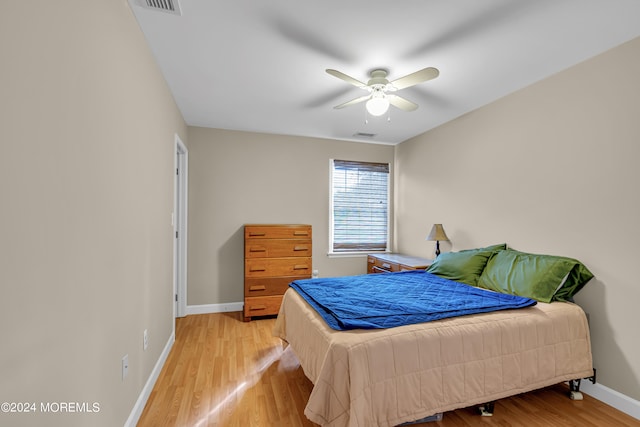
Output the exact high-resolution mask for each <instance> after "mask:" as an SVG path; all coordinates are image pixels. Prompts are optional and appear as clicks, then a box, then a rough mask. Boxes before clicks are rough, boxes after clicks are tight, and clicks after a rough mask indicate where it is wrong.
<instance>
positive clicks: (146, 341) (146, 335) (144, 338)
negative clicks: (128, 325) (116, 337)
mask: <svg viewBox="0 0 640 427" xmlns="http://www.w3.org/2000/svg"><path fill="white" fill-rule="evenodd" d="M142 348H143V349H144V350H146V349H147V348H149V333H148V332H147V330H146V329H145V330H144V332H143V333H142Z"/></svg>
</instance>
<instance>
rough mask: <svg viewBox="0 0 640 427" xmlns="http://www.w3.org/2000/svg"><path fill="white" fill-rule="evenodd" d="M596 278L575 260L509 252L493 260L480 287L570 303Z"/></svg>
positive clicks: (500, 253)
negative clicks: (574, 296)
mask: <svg viewBox="0 0 640 427" xmlns="http://www.w3.org/2000/svg"><path fill="white" fill-rule="evenodd" d="M592 277H593V274H591V272H590V271H589V270H588V269H587V268H586V267H585V266H584V265H582V263H580V261H577V260H575V259H572V258H566V257H559V256H553V255H538V254H530V253H526V252H519V251H515V250H512V249H508V250H504V251H500V252H498V253H497V254H495V255H494V256H493V257H491V259H489V261H488V262H487V265H486V267H485V269H484V271H483V272H482V274H481V275H480V278H479V279H478V286H479V287H481V288H485V289H491V290H493V291H497V292H502V293H506V294H512V295H519V296H523V297H527V298H533V299H536V300H538V301H542V302H547V303H548V302H551V301H552V300H560V301H566V300H569V299H570V298H571V297H572V296H573V295H575V294H576V293H577V292H578V291H579V290H580V289H582V287H583V286H584V285H585V284H586V283H587V282H588V281H589V279H591V278H592Z"/></svg>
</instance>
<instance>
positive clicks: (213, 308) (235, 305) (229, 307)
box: [186, 302, 244, 316]
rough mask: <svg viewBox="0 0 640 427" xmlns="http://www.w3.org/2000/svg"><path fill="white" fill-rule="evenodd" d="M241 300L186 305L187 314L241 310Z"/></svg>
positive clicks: (242, 304)
mask: <svg viewBox="0 0 640 427" xmlns="http://www.w3.org/2000/svg"><path fill="white" fill-rule="evenodd" d="M243 309H244V303H243V302H228V303H223V304H203V305H188V306H187V313H186V314H187V316H188V315H190V314H209V313H226V312H228V311H242V310H243Z"/></svg>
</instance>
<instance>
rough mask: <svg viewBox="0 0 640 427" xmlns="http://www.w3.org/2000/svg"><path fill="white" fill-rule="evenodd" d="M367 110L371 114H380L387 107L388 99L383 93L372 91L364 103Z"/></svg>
mask: <svg viewBox="0 0 640 427" xmlns="http://www.w3.org/2000/svg"><path fill="white" fill-rule="evenodd" d="M366 107H367V111H368V112H369V114H371V115H372V116H381V115H383V114H384V113H386V112H387V110H388V109H389V100H388V99H387V97H386V96H384V94H383V93H381V92H380V93H374V94H373V96H372V97H371V99H369V100H368V101H367V104H366Z"/></svg>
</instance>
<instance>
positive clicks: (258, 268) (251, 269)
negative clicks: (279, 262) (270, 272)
mask: <svg viewBox="0 0 640 427" xmlns="http://www.w3.org/2000/svg"><path fill="white" fill-rule="evenodd" d="M266 270H267V269H266V268H265V267H251V268H249V271H266Z"/></svg>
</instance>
